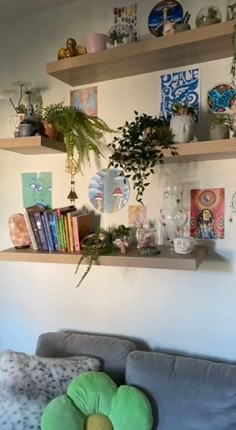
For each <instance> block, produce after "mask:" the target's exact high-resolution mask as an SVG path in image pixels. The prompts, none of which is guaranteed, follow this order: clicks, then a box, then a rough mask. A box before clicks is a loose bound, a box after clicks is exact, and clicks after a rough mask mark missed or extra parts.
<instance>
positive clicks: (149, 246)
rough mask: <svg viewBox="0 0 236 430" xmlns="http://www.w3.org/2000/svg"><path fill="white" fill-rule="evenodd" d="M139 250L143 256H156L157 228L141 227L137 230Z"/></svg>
mask: <svg viewBox="0 0 236 430" xmlns="http://www.w3.org/2000/svg"><path fill="white" fill-rule="evenodd" d="M137 242H138V245H137V248H138V249H139V251H140V253H141V254H147V255H149V254H156V253H157V252H158V248H157V247H158V238H157V229H156V228H155V227H139V228H138V229H137Z"/></svg>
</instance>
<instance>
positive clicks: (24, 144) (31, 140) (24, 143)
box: [0, 136, 66, 155]
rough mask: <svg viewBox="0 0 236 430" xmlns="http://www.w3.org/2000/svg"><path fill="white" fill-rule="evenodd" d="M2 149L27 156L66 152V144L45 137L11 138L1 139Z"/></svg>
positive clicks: (0, 147)
mask: <svg viewBox="0 0 236 430" xmlns="http://www.w3.org/2000/svg"><path fill="white" fill-rule="evenodd" d="M0 149H5V150H6V151H11V152H17V153H19V154H25V155H40V154H41V155H42V154H55V153H61V152H66V148H65V144H64V143H63V142H58V141H56V140H51V139H48V138H47V137H44V136H30V137H17V138H15V137H10V138H6V139H0Z"/></svg>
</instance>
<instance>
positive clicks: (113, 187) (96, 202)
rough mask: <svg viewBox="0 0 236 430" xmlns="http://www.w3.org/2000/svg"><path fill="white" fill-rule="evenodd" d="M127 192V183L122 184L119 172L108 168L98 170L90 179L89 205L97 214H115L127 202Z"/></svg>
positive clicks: (122, 180) (126, 181)
mask: <svg viewBox="0 0 236 430" xmlns="http://www.w3.org/2000/svg"><path fill="white" fill-rule="evenodd" d="M129 191H130V190H129V182H128V180H125V182H124V177H123V176H120V170H118V169H114V168H109V169H103V170H100V171H99V172H97V173H96V175H95V176H94V177H93V178H92V179H91V181H90V183H89V188H88V195H89V200H90V202H91V204H92V205H93V206H94V208H95V209H97V210H98V211H99V212H103V213H115V212H118V211H119V210H121V209H122V208H123V207H124V206H125V205H126V203H127V202H128V199H129Z"/></svg>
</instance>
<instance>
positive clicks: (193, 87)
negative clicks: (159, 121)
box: [160, 68, 200, 121]
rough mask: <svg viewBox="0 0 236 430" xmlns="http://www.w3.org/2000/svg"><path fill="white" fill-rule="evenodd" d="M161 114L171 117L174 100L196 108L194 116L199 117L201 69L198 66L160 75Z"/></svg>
mask: <svg viewBox="0 0 236 430" xmlns="http://www.w3.org/2000/svg"><path fill="white" fill-rule="evenodd" d="M160 80H161V82H160V85H161V107H160V112H161V116H164V118H166V119H168V120H169V119H170V118H171V115H172V104H173V102H179V103H187V104H188V105H189V106H192V107H193V108H194V118H195V120H196V121H197V120H198V117H199V105H200V71H199V69H198V68H195V69H188V70H183V71H180V72H173V73H167V74H165V75H162V76H161V77H160Z"/></svg>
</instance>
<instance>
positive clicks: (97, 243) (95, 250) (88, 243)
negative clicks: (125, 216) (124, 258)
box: [75, 225, 130, 288]
mask: <svg viewBox="0 0 236 430" xmlns="http://www.w3.org/2000/svg"><path fill="white" fill-rule="evenodd" d="M129 231H130V228H128V227H125V226H124V225H119V226H118V227H116V228H115V227H113V228H109V229H108V230H105V229H99V230H98V231H97V232H95V233H93V234H90V235H89V236H87V237H86V238H84V239H83V241H82V250H81V253H82V255H81V257H80V259H79V262H78V264H77V266H76V269H75V274H77V273H78V270H79V268H80V265H81V264H82V262H83V261H84V260H86V261H87V262H88V266H87V268H86V270H85V272H84V274H83V275H82V277H81V279H80V281H79V282H78V284H77V285H76V288H77V287H79V286H80V285H81V283H82V282H83V280H84V279H85V278H86V276H87V275H88V273H89V272H90V269H91V267H92V265H93V264H94V263H96V261H97V260H98V257H99V256H100V255H103V254H108V253H111V252H112V251H113V249H114V247H115V246H114V241H115V240H116V239H118V238H122V237H127V236H128V235H129Z"/></svg>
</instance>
